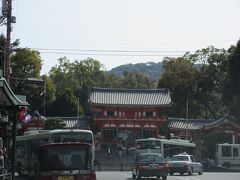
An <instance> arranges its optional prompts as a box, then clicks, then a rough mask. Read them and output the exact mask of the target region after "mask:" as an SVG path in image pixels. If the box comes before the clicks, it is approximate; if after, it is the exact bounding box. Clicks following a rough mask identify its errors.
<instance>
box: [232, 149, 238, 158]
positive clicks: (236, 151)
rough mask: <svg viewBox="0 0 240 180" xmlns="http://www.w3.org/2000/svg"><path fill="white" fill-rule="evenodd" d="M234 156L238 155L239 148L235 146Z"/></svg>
mask: <svg viewBox="0 0 240 180" xmlns="http://www.w3.org/2000/svg"><path fill="white" fill-rule="evenodd" d="M233 157H238V148H233Z"/></svg>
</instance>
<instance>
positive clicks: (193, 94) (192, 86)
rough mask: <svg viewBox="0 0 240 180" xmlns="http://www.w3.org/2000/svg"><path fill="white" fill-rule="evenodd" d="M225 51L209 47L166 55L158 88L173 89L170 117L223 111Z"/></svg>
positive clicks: (212, 114) (205, 115) (208, 115)
mask: <svg viewBox="0 0 240 180" xmlns="http://www.w3.org/2000/svg"><path fill="white" fill-rule="evenodd" d="M226 59H227V52H226V51H225V50H224V49H216V48H214V47H212V46H210V47H208V48H206V49H202V50H198V51H196V52H195V53H194V54H189V53H187V54H185V55H184V56H183V57H180V58H165V61H164V62H163V67H164V70H165V71H164V73H163V75H162V77H161V79H160V80H159V82H158V87H159V88H163V87H167V88H169V89H170V90H171V91H172V101H173V107H172V109H171V114H172V115H173V116H178V117H179V116H180V117H185V116H186V101H187V99H188V102H189V114H188V115H189V118H204V119H209V118H214V119H216V118H219V117H221V116H223V115H225V113H226V107H225V106H224V104H223V102H222V99H221V98H222V85H223V82H224V79H225V76H226V62H227V61H226Z"/></svg>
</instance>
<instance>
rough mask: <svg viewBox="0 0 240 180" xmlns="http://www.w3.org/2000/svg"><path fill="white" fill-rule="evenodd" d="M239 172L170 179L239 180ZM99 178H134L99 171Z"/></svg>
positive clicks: (130, 175) (127, 174)
mask: <svg viewBox="0 0 240 180" xmlns="http://www.w3.org/2000/svg"><path fill="white" fill-rule="evenodd" d="M142 179H146V180H156V178H142ZM239 179H240V172H239V173H203V175H198V174H194V175H192V176H188V175H183V176H180V175H177V174H176V175H173V176H168V180H239ZM97 180H133V179H132V173H131V172H107V171H101V172H97Z"/></svg>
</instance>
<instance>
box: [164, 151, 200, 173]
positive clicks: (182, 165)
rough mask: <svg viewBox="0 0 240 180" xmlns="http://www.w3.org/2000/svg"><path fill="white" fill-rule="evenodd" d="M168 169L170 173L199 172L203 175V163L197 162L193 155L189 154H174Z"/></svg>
mask: <svg viewBox="0 0 240 180" xmlns="http://www.w3.org/2000/svg"><path fill="white" fill-rule="evenodd" d="M168 168H169V169H168V171H169V174H170V175H173V174H174V173H180V174H181V175H183V174H184V173H188V174H189V175H192V174H193V173H198V174H199V175H202V173H203V165H202V164H201V163H200V162H197V161H196V160H195V158H194V157H193V156H192V155H188V154H178V155H174V156H173V157H172V158H171V160H170V161H168Z"/></svg>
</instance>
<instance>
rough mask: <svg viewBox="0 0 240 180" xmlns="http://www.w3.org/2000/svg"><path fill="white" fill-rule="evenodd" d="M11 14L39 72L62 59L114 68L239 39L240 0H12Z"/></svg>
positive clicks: (14, 35) (16, 34)
mask: <svg viewBox="0 0 240 180" xmlns="http://www.w3.org/2000/svg"><path fill="white" fill-rule="evenodd" d="M12 14H13V15H14V16H16V20H17V21H16V24H13V29H12V41H13V40H15V39H19V40H20V47H22V48H24V47H27V48H31V49H35V50H37V51H39V52H40V53H41V54H40V55H41V58H42V59H43V67H42V71H41V74H46V73H48V72H49V70H50V69H51V68H52V67H53V66H55V65H57V64H58V59H59V58H61V57H64V56H66V57H67V58H68V59H70V60H71V61H74V60H84V59H87V58H88V57H91V58H94V59H96V60H98V61H100V62H101V63H102V64H103V65H104V69H105V70H110V69H111V68H114V67H117V66H119V65H122V64H128V63H132V64H135V63H146V62H160V61H161V60H162V58H163V57H164V56H181V55H183V54H184V53H185V52H186V51H190V52H195V51H196V50H198V49H201V48H206V47H207V46H209V45H213V46H215V47H216V48H226V49H227V48H229V47H230V46H231V45H236V43H237V41H238V40H239V39H240V23H239V17H240V0H13V11H12ZM1 32H3V33H5V30H4V28H2V27H1Z"/></svg>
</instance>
